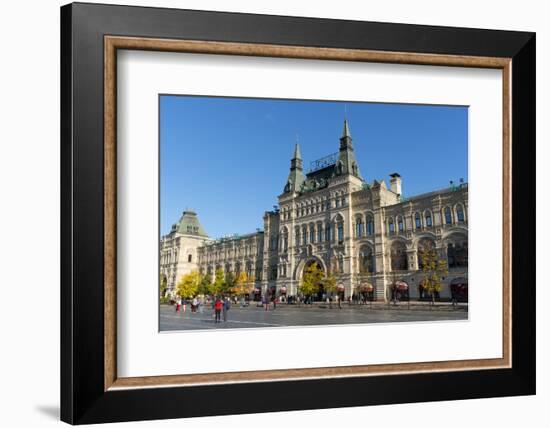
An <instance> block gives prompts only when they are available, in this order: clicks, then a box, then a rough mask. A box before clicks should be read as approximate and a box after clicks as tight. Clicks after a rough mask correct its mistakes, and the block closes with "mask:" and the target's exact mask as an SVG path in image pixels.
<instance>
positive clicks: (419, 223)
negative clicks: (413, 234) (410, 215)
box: [414, 213, 422, 229]
mask: <svg viewBox="0 0 550 428" xmlns="http://www.w3.org/2000/svg"><path fill="white" fill-rule="evenodd" d="M414 227H415V229H420V228H422V220H421V219H420V214H418V213H415V214H414Z"/></svg>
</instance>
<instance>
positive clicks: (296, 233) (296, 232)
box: [294, 227, 300, 245]
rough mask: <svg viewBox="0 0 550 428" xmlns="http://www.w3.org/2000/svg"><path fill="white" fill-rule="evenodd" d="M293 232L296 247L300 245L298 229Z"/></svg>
mask: <svg viewBox="0 0 550 428" xmlns="http://www.w3.org/2000/svg"><path fill="white" fill-rule="evenodd" d="M294 232H295V238H294V239H295V241H296V245H300V228H299V227H297V228H296V229H295V231H294Z"/></svg>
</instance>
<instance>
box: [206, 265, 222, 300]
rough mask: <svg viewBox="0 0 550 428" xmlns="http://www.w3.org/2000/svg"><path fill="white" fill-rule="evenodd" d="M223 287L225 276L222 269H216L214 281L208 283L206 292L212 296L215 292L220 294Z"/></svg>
mask: <svg viewBox="0 0 550 428" xmlns="http://www.w3.org/2000/svg"><path fill="white" fill-rule="evenodd" d="M224 288H225V276H224V273H223V269H217V270H216V273H215V274H214V282H213V283H211V284H210V286H209V287H208V294H211V295H213V296H215V295H217V294H221V292H222V291H223V289H224Z"/></svg>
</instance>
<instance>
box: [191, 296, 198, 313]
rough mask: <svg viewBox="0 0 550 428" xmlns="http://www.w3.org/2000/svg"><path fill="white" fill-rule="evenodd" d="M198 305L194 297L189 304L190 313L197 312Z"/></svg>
mask: <svg viewBox="0 0 550 428" xmlns="http://www.w3.org/2000/svg"><path fill="white" fill-rule="evenodd" d="M198 304H199V301H198V300H197V298H196V297H193V302H192V303H191V312H193V313H194V312H197V305H198Z"/></svg>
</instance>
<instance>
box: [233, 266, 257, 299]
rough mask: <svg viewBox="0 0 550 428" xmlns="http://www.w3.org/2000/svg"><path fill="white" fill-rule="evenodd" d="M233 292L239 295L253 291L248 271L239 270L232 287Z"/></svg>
mask: <svg viewBox="0 0 550 428" xmlns="http://www.w3.org/2000/svg"><path fill="white" fill-rule="evenodd" d="M232 292H233V294H236V295H237V296H243V297H244V296H246V295H248V294H250V293H252V282H251V281H250V278H249V277H248V275H247V274H246V272H239V273H238V274H237V276H236V277H235V284H234V285H233V289H232Z"/></svg>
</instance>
